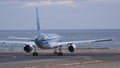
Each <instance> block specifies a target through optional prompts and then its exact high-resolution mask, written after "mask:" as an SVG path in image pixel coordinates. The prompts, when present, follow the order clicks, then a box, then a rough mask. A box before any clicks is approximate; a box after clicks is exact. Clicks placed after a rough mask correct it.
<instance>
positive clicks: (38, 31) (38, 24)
mask: <svg viewBox="0 0 120 68" xmlns="http://www.w3.org/2000/svg"><path fill="white" fill-rule="evenodd" d="M36 22H37V34H38V39H41V30H40V22H39V14H38V7H36Z"/></svg>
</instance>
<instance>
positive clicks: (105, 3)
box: [0, 0, 120, 30]
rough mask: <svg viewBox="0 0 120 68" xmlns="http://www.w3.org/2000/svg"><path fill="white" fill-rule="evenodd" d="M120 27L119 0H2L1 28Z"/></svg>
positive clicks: (0, 9)
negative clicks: (37, 13) (37, 9)
mask: <svg viewBox="0 0 120 68" xmlns="http://www.w3.org/2000/svg"><path fill="white" fill-rule="evenodd" d="M36 6H37V7H38V8H39V19H40V26H41V29H43V30H51V29H54V30H56V29H120V0H0V30H35V29H36V13H35V7H36Z"/></svg>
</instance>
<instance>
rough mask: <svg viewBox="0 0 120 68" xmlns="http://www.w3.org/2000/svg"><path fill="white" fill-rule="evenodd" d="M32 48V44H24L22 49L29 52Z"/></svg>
mask: <svg viewBox="0 0 120 68" xmlns="http://www.w3.org/2000/svg"><path fill="white" fill-rule="evenodd" d="M32 50H33V46H32V45H27V44H26V45H25V46H24V51H25V52H27V53H29V52H31V51H32Z"/></svg>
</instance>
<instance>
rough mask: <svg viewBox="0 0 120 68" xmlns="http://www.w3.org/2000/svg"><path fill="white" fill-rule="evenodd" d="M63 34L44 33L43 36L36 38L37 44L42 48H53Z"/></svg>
mask: <svg viewBox="0 0 120 68" xmlns="http://www.w3.org/2000/svg"><path fill="white" fill-rule="evenodd" d="M60 40H61V36H60V35H58V34H42V36H41V38H40V39H38V38H36V40H35V44H36V45H37V46H38V47H39V48H42V49H51V48H54V47H55V46H57V45H53V44H54V43H57V42H60Z"/></svg>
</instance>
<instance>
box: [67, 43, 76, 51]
mask: <svg viewBox="0 0 120 68" xmlns="http://www.w3.org/2000/svg"><path fill="white" fill-rule="evenodd" d="M68 50H69V51H70V52H74V51H75V50H76V45H75V44H73V43H69V44H68Z"/></svg>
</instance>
